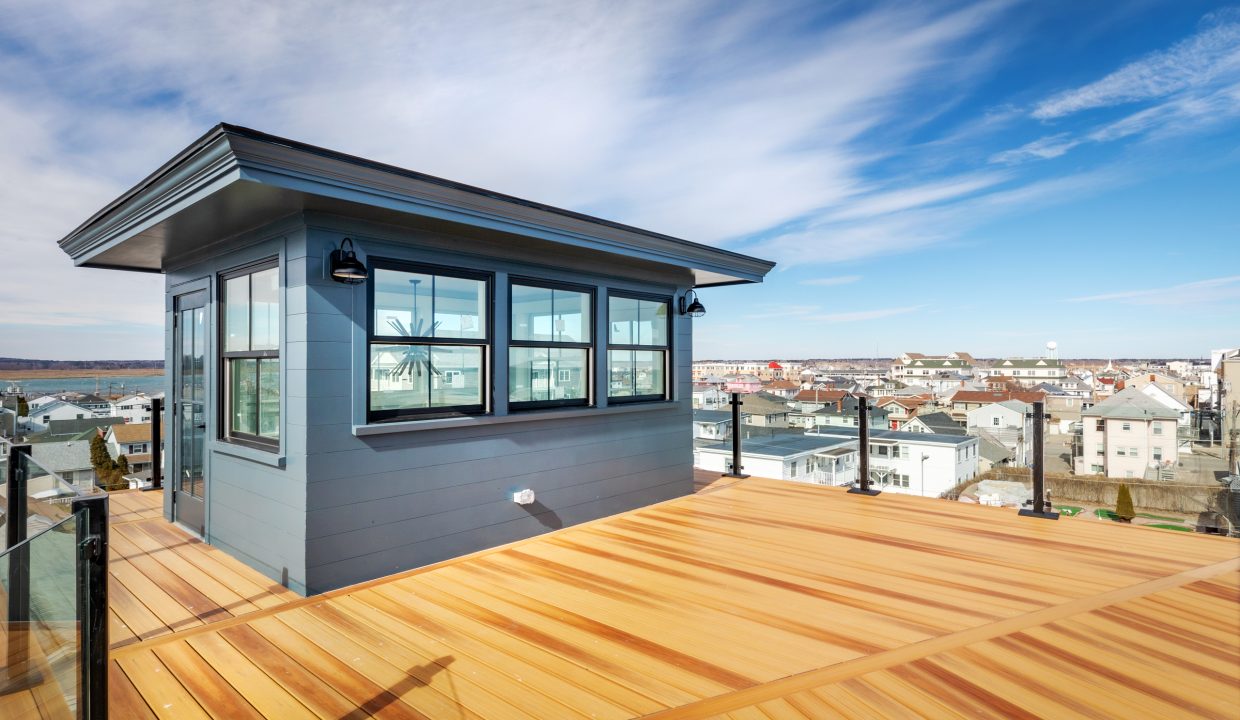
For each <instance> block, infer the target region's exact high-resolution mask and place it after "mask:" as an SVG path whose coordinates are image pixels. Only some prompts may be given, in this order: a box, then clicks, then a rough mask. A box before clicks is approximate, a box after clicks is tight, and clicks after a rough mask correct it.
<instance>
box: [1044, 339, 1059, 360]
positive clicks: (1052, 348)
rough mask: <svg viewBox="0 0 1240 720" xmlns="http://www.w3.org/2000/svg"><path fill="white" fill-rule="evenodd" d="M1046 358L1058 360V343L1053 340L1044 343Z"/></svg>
mask: <svg viewBox="0 0 1240 720" xmlns="http://www.w3.org/2000/svg"><path fill="white" fill-rule="evenodd" d="M1046 357H1048V358H1050V359H1051V360H1058V359H1059V343H1057V342H1055V341H1054V340H1051V341H1050V342H1048V343H1046Z"/></svg>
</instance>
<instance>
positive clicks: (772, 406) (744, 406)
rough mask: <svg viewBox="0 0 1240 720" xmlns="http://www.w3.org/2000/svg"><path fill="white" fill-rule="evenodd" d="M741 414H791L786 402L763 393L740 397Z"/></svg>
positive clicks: (776, 396)
mask: <svg viewBox="0 0 1240 720" xmlns="http://www.w3.org/2000/svg"><path fill="white" fill-rule="evenodd" d="M741 412H742V413H748V414H750V415H776V414H781V413H786V412H791V409H790V408H789V407H788V401H787V400H785V399H783V398H781V397H779V396H778V395H772V394H770V393H765V392H756V393H749V394H748V395H742V396H741Z"/></svg>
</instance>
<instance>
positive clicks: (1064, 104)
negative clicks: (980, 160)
mask: <svg viewBox="0 0 1240 720" xmlns="http://www.w3.org/2000/svg"><path fill="white" fill-rule="evenodd" d="M1237 17H1238V15H1237V13H1236V12H1234V11H1224V12H1219V13H1215V14H1212V15H1209V16H1207V17H1206V18H1205V19H1204V20H1203V23H1204V25H1205V27H1204V29H1202V30H1201V31H1200V32H1198V33H1197V34H1196V35H1194V36H1192V37H1190V38H1187V39H1185V40H1183V41H1181V42H1179V43H1176V44H1175V45H1174V46H1172V47H1171V48H1169V49H1167V50H1163V51H1160V52H1155V53H1151V54H1150V55H1147V56H1145V57H1143V58H1141V59H1140V60H1137V61H1135V62H1132V63H1129V64H1127V65H1125V66H1124V67H1122V68H1120V69H1119V70H1116V71H1115V72H1113V73H1111V74H1109V75H1107V76H1106V77H1104V78H1102V79H1101V80H1097V81H1095V82H1092V83H1089V84H1088V85H1084V86H1082V87H1079V88H1074V89H1072V90H1065V91H1063V92H1061V93H1058V94H1057V95H1054V96H1052V97H1050V98H1048V99H1046V100H1044V101H1042V102H1040V103H1038V105H1037V107H1035V108H1034V110H1033V117H1035V118H1038V119H1040V120H1052V119H1055V118H1060V117H1064V116H1066V115H1071V114H1073V113H1077V112H1081V111H1083V110H1089V109H1093V108H1101V107H1110V106H1112V105H1120V104H1123V103H1130V102H1137V101H1141V100H1152V99H1156V98H1163V97H1167V96H1169V95H1171V94H1173V93H1177V92H1180V91H1183V90H1187V89H1190V88H1195V87H1200V86H1202V85H1206V84H1208V83H1211V82H1213V81H1214V80H1215V79H1217V78H1218V77H1219V76H1220V75H1223V74H1228V73H1232V72H1235V71H1236V70H1237V69H1238V68H1240V22H1237Z"/></svg>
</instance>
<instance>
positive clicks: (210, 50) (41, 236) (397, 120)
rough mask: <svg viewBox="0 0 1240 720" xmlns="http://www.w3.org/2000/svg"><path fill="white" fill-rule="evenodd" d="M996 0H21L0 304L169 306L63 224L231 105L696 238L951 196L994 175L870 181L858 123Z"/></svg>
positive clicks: (7, 137) (91, 316) (95, 309)
mask: <svg viewBox="0 0 1240 720" xmlns="http://www.w3.org/2000/svg"><path fill="white" fill-rule="evenodd" d="M1005 7H1006V4H1005V3H983V4H979V5H975V6H970V7H965V8H962V9H951V8H948V9H944V8H942V7H932V6H922V5H917V6H909V5H906V4H903V3H891V4H888V5H878V6H874V7H872V8H867V9H866V10H865V11H864V12H860V13H851V14H848V15H847V16H838V17H834V18H832V19H831V21H830V22H819V23H815V24H813V25H810V24H807V23H805V22H803V21H804V18H805V17H806V16H807V14H812V13H819V14H821V13H825V12H828V11H827V10H824V9H823V8H822V7H821V6H819V5H817V4H813V3H807V4H805V5H804V6H803V7H796V8H789V7H788V6H786V5H781V6H775V5H769V6H768V5H752V6H740V7H736V8H733V9H726V10H721V9H720V7H719V6H717V5H715V4H712V3H708V2H704V1H702V2H684V3H660V2H653V1H650V2H632V3H622V4H616V3H609V2H602V1H601V0H599V1H597V2H580V3H571V4H567V5H565V4H562V3H554V4H551V3H520V4H518V3H494V4H478V3H470V4H466V5H460V4H433V3H403V2H375V3H366V4H364V5H362V6H342V5H340V4H339V3H330V2H326V1H325V0H319V1H304V2H293V1H291V0H288V1H285V2H271V3H264V4H261V5H254V4H252V3H247V2H240V1H239V0H235V1H228V0H221V2H214V3H206V4H201V3H200V4H195V5H186V4H181V3H155V2H143V1H141V0H113V1H111V2H91V3H72V2H42V1H40V2H34V1H30V0H27V1H22V0H14V2H10V3H9V4H8V6H7V7H6V10H5V27H4V31H3V32H4V35H5V38H6V40H7V42H5V43H4V44H3V45H0V121H2V124H3V127H4V128H5V132H4V133H3V135H0V173H2V174H3V177H5V178H15V179H18V180H17V181H16V182H12V183H10V184H9V185H7V186H6V192H5V193H4V194H2V195H0V214H2V215H0V216H3V217H5V226H4V227H3V228H0V253H2V254H3V255H4V257H6V262H9V263H10V264H9V265H6V268H5V271H6V272H5V274H6V278H8V277H13V278H16V280H14V281H9V282H8V284H7V287H6V288H5V289H4V290H3V291H2V292H3V293H4V294H3V296H2V297H0V302H4V303H6V305H7V310H8V311H9V312H10V313H13V314H17V313H20V314H21V317H22V318H24V319H23V320H22V321H21V322H23V323H25V324H26V326H27V327H31V326H33V325H35V324H42V325H53V324H54V325H56V326H57V327H58V328H59V330H58V332H57V333H55V334H54V335H55V337H56V338H59V339H57V340H51V339H49V340H48V342H46V343H43V344H42V345H41V347H46V348H48V353H49V354H48V356H49V357H91V356H94V355H96V354H97V353H96V351H95V349H94V348H90V347H83V346H82V344H81V343H75V342H74V341H73V338H74V335H73V332H72V331H73V330H74V329H75V328H77V329H84V328H89V327H92V326H95V325H98V324H100V323H103V324H107V323H116V322H126V323H132V324H135V325H140V326H149V327H152V328H156V329H157V328H158V325H159V319H160V317H161V313H162V307H163V302H162V297H161V294H162V282H161V279H160V278H159V277H158V276H145V275H137V276H125V275H119V274H117V273H115V272H104V271H98V272H90V271H84V270H80V269H70V268H69V267H68V263H67V261H66V260H65V258H64V257H63V255H62V254H61V253H60V251H59V250H58V249H57V248H56V247H55V244H54V240H55V239H57V238H58V237H60V236H61V235H62V234H64V233H66V232H67V231H69V230H70V229H72V228H73V227H74V226H75V225H76V224H78V223H79V222H81V221H82V220H84V219H85V218H87V217H88V216H89V215H90V214H91V213H93V212H94V211H95V210H97V209H98V208H99V207H101V206H102V205H104V204H105V203H106V202H107V201H108V200H110V199H111V198H112V197H115V196H116V195H118V194H119V193H120V192H122V191H123V190H124V189H125V188H127V187H128V186H130V185H132V184H133V183H135V182H136V181H138V180H139V179H141V178H142V177H143V176H144V175H145V174H147V173H148V172H150V171H151V170H153V169H154V168H156V167H158V165H159V164H160V163H162V162H163V161H165V160H166V159H167V158H169V157H171V156H172V155H173V154H175V153H176V152H177V151H178V150H180V149H181V148H182V147H184V146H185V145H187V144H188V143H189V142H190V141H192V140H193V139H194V138H196V137H197V136H199V135H200V134H201V133H202V132H204V131H205V130H206V129H207V128H208V127H209V126H211V125H212V124H214V123H216V122H218V121H220V120H224V121H228V122H233V123H237V124H241V125H248V126H251V127H255V128H257V129H260V130H264V131H267V132H272V133H276V134H280V135H286V136H289V137H293V138H296V139H298V140H303V141H307V142H311V143H315V144H319V145H324V146H327V147H331V148H333V149H339V150H342V151H345V152H349V153H353V154H357V155H362V156H365V157H370V158H374V159H376V160H380V161H384V162H389V163H393V164H396V165H400V166H404V167H409V168H413V169H416V170H420V171H423V172H428V173H432V174H436V175H441V176H444V177H449V178H452V179H455V180H460V181H463V182H468V183H472V184H476V185H480V186H483V187H488V188H492V189H495V190H498V191H501V192H507V193H511V194H514V195H518V196H521V197H527V198H531V199H535V200H539V201H542V202H547V203H551V204H554V205H560V206H565V207H571V208H574V209H577V210H581V211H584V212H591V213H596V214H599V215H602V216H604V217H608V218H613V219H616V220H620V221H624V222H629V223H632V224H636V225H639V226H643V227H650V228H651V229H654V230H658V231H661V232H666V233H669V234H673V235H678V236H681V237H685V238H687V239H690V240H696V241H700V242H707V243H725V242H730V241H732V240H734V239H737V238H743V237H745V236H747V235H750V234H753V233H757V232H763V231H768V230H769V229H770V228H773V227H779V226H782V225H784V224H786V223H789V222H790V221H795V220H797V219H799V218H804V217H809V216H812V215H813V214H814V213H816V212H819V211H822V210H824V209H825V210H827V211H834V212H836V213H842V212H847V213H849V215H848V216H849V217H854V218H855V217H860V216H861V215H867V214H869V215H881V214H883V213H890V212H893V211H898V210H900V209H902V208H904V209H907V208H909V207H914V206H918V205H922V204H927V203H935V202H940V201H941V200H942V199H944V198H950V197H954V196H956V195H959V194H967V193H969V192H974V191H976V190H978V189H981V188H984V187H986V186H987V185H988V184H989V183H990V182H991V180H990V179H989V178H988V177H986V176H977V177H968V178H963V179H961V180H960V181H958V182H955V183H954V184H953V183H952V182H947V183H928V184H925V185H922V186H920V187H913V188H909V189H908V190H905V191H900V190H899V189H898V188H897V189H895V190H892V188H891V187H890V186H889V185H885V186H876V185H875V184H874V182H873V181H871V180H865V179H863V176H864V169H865V167H866V165H867V163H869V162H871V161H872V160H873V157H874V154H873V151H872V150H868V149H865V148H864V146H863V143H861V142H860V141H859V138H860V137H862V136H863V135H864V134H865V133H867V132H869V131H872V130H874V129H876V128H881V127H884V126H885V125H887V124H891V123H893V122H897V121H899V120H900V119H901V118H902V117H904V116H905V115H906V113H904V112H903V110H904V107H903V103H904V102H905V100H904V98H905V95H904V93H905V91H906V90H908V89H910V88H917V89H919V90H925V89H927V88H933V87H935V86H936V84H946V83H949V82H953V83H954V82H958V81H959V80H960V79H961V78H962V77H963V76H965V75H967V74H968V73H979V72H984V70H985V68H984V66H983V64H981V63H970V62H969V59H970V57H971V55H970V53H971V52H977V51H976V50H974V46H973V44H970V43H966V42H965V41H968V40H969V39H971V38H976V37H978V36H979V35H980V33H981V32H982V31H984V30H986V29H987V28H988V27H989V26H990V24H991V23H992V22H993V20H994V19H995V18H996V16H997V14H998V13H999V12H1000V11H1002V10H1003V9H1004V8H1005ZM811 28H812V29H811ZM772 38H779V40H778V41H773V40H772ZM854 197H861V200H860V203H859V205H858V206H857V207H855V208H852V209H850V210H848V211H841V210H840V208H842V207H843V206H844V203H845V202H847V201H848V199H850V198H854ZM841 217H843V215H841ZM813 252H815V253H825V254H829V253H830V252H831V248H830V246H829V244H828V245H826V246H824V247H822V248H814V249H813ZM49 288H54V292H49V291H48V290H49ZM156 331H157V330H153V331H152V332H156ZM121 354H122V355H123V354H124V353H121Z"/></svg>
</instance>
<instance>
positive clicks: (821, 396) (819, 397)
mask: <svg viewBox="0 0 1240 720" xmlns="http://www.w3.org/2000/svg"><path fill="white" fill-rule="evenodd" d="M853 396H854V394H853V393H851V392H849V391H847V390H802V391H801V392H799V393H797V394H796V395H793V396H792V399H793V400H795V401H797V402H823V403H826V402H838V401H839V400H842V399H843V398H846V397H853Z"/></svg>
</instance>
